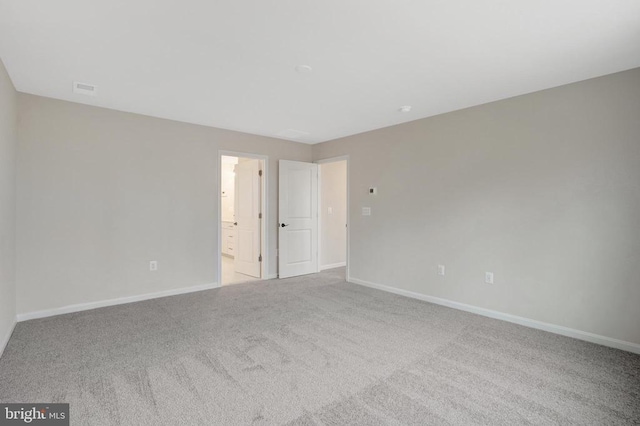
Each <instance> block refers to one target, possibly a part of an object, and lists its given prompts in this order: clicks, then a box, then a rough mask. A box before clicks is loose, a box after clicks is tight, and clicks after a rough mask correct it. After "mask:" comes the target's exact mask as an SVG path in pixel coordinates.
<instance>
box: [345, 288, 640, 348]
mask: <svg viewBox="0 0 640 426" xmlns="http://www.w3.org/2000/svg"><path fill="white" fill-rule="evenodd" d="M347 281H348V282H350V283H354V284H359V285H363V286H366V287H371V288H375V289H378V290H382V291H386V292H389V293H394V294H399V295H401V296H406V297H411V298H413V299H419V300H423V301H425V302H430V303H435V304H436V305H442V306H447V307H449V308H453V309H459V310H461V311H466V312H471V313H474V314H478V315H482V316H485V317H489V318H495V319H499V320H503V321H507V322H512V323H515V324H520V325H523V326H525V327H530V328H536V329H538V330H544V331H548V332H550V333H555V334H560V335H563V336H567V337H573V338H574V339H579V340H584V341H587V342H591V343H597V344H599V345H603V346H608V347H611V348H616V349H622V350H623V351H628V352H633V353H636V354H640V344H637V343H632V342H626V341H624V340H618V339H613V338H611V337H606V336H601V335H599V334H594V333H589V332H586V331H580V330H576V329H573V328H569V327H564V326H561V325H555V324H549V323H546V322H542V321H536V320H532V319H529V318H524V317H519V316H516V315H511V314H505V313H503V312H498V311H493V310H491V309H485V308H480V307H477V306H473V305H467V304H464V303H460V302H454V301H453V300H448V299H441V298H439V297H434V296H428V295H426V294H420V293H415V292H413V291H409V290H402V289H399V288H396V287H391V286H386V285H382V284H376V283H372V282H369V281H365V280H361V279H358V278H352V277H350V278H349V279H348V280H347Z"/></svg>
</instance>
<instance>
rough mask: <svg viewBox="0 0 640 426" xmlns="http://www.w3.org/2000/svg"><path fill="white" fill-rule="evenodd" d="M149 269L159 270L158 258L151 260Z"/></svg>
mask: <svg viewBox="0 0 640 426" xmlns="http://www.w3.org/2000/svg"><path fill="white" fill-rule="evenodd" d="M149 270H150V271H157V270H158V261H157V260H152V261H151V262H149Z"/></svg>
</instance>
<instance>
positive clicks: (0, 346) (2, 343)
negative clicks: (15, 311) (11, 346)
mask: <svg viewBox="0 0 640 426" xmlns="http://www.w3.org/2000/svg"><path fill="white" fill-rule="evenodd" d="M16 324H17V320H16V319H15V318H14V319H13V324H11V326H10V327H9V331H8V332H7V334H6V335H5V336H2V340H0V358H2V354H3V353H4V350H5V349H6V348H7V343H9V339H10V338H11V335H12V334H13V330H14V329H15V328H16Z"/></svg>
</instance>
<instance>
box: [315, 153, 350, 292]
mask: <svg viewBox="0 0 640 426" xmlns="http://www.w3.org/2000/svg"><path fill="white" fill-rule="evenodd" d="M339 161H346V162H347V182H346V185H347V224H346V225H347V256H346V263H347V266H346V271H347V272H346V281H349V276H350V274H349V266H350V265H351V262H350V261H349V259H350V253H351V249H350V247H351V222H350V221H351V215H350V204H351V202H350V201H351V194H350V190H351V188H350V185H349V179H350V177H349V174H350V164H349V161H350V160H349V155H341V156H338V157H330V158H324V159H321V160H315V161H314V163H316V164H318V165H320V164H326V163H337V162H339ZM321 209H322V169H321V168H320V167H318V272H320V250H321V249H322V246H321V244H322V221H321V220H320V214H321V213H320V212H322V210H321Z"/></svg>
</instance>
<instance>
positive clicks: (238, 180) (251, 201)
mask: <svg viewBox="0 0 640 426" xmlns="http://www.w3.org/2000/svg"><path fill="white" fill-rule="evenodd" d="M235 172H236V176H235V209H234V210H235V212H234V213H235V224H236V232H235V237H236V241H235V246H236V247H235V258H234V262H235V270H236V272H238V273H240V274H245V275H250V276H252V277H257V278H260V262H261V261H262V256H261V253H260V224H261V221H262V219H261V214H260V205H261V200H260V191H261V185H260V179H261V172H260V160H244V161H241V162H239V163H238V164H236V167H235Z"/></svg>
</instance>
